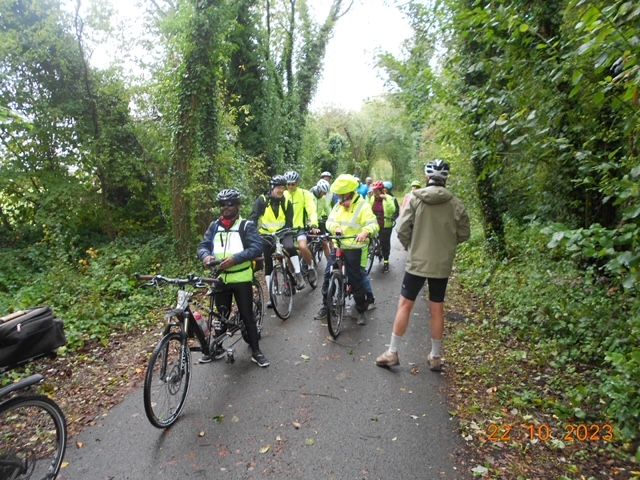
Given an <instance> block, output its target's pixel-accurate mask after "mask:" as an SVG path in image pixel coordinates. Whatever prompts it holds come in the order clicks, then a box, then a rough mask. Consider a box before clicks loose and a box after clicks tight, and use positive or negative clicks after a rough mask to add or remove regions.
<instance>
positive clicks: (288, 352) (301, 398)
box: [59, 242, 463, 480]
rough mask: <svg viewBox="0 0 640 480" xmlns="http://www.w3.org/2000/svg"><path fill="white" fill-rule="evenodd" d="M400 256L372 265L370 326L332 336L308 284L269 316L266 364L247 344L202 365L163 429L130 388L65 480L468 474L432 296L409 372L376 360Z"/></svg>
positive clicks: (419, 315) (408, 349)
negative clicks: (285, 308) (450, 409)
mask: <svg viewBox="0 0 640 480" xmlns="http://www.w3.org/2000/svg"><path fill="white" fill-rule="evenodd" d="M391 260H392V270H391V272H390V273H388V274H384V275H383V274H382V273H381V272H380V267H379V266H374V271H372V281H373V285H374V293H375V296H376V305H377V308H376V309H375V310H373V311H371V312H370V313H369V318H370V320H369V324H368V325H366V326H364V327H360V326H357V325H356V324H355V321H351V320H347V322H346V325H345V329H344V330H343V332H342V333H341V335H340V337H339V338H338V342H332V341H330V340H329V337H328V332H327V328H326V325H325V324H321V323H320V322H318V321H314V320H313V315H314V313H315V312H316V310H317V309H318V307H319V305H320V302H319V298H320V296H319V289H318V291H315V292H313V291H310V290H309V289H308V288H307V289H305V290H304V291H303V292H302V293H300V294H298V295H296V297H295V304H294V309H295V312H294V314H293V315H292V317H291V318H290V319H289V320H287V321H286V322H282V321H281V320H280V319H278V318H276V317H275V316H273V314H272V312H270V311H268V317H267V319H266V321H265V331H264V336H263V340H262V342H261V348H262V350H263V351H264V352H265V354H266V355H267V356H268V358H269V360H270V361H271V366H270V367H269V368H266V369H260V368H258V367H257V366H256V365H254V364H253V363H251V361H250V358H249V351H248V349H247V348H246V347H245V346H244V345H240V344H238V346H239V348H238V350H237V351H236V362H235V363H234V364H226V363H225V362H224V361H218V362H215V363H212V364H208V365H199V364H196V365H195V367H194V371H193V376H192V386H191V389H190V392H189V397H188V398H187V405H186V407H185V409H184V411H183V414H182V416H181V417H180V419H179V420H178V422H177V423H176V424H175V425H174V426H173V427H172V428H171V429H169V430H166V431H161V430H158V429H156V428H154V427H152V426H151V425H150V424H149V423H148V421H147V420H146V417H145V414H144V409H143V406H142V391H141V390H138V391H134V392H132V393H131V394H130V395H129V396H128V397H127V398H126V399H125V401H124V402H123V403H122V404H120V405H119V406H117V407H115V408H114V409H112V410H111V412H110V413H109V415H108V416H106V417H105V418H104V419H103V422H102V424H101V425H98V426H96V427H93V428H91V429H88V430H86V431H84V432H83V433H82V434H81V435H79V436H78V437H75V438H74V439H73V442H72V445H70V447H69V451H68V453H67V456H66V461H68V462H69V466H68V467H67V468H66V469H64V470H63V474H62V475H61V476H60V477H59V478H61V479H63V480H84V479H91V480H103V479H117V480H125V479H136V480H138V479H140V480H142V479H154V480H163V479H172V480H173V479H194V480H196V479H197V480H199V479H214V478H215V479H218V478H219V479H225V478H227V479H282V478H287V479H290V480H293V479H305V480H306V479H310V480H315V479H394V480H402V479H407V480H414V479H426V480H429V479H456V478H462V477H463V474H462V472H460V471H459V470H456V468H455V462H454V460H453V457H452V452H453V451H454V450H455V449H457V448H459V447H460V446H461V445H460V441H459V435H458V434H457V433H456V429H457V424H456V423H455V421H454V420H452V419H451V418H450V416H449V414H448V413H447V406H446V403H445V396H444V394H443V392H442V391H441V390H442V387H444V381H445V377H444V376H442V375H439V374H436V373H433V372H431V371H429V370H428V368H427V366H426V354H427V353H428V348H429V341H428V335H427V331H428V330H427V328H428V327H427V325H428V323H427V313H426V311H427V308H426V303H425V301H424V300H419V301H418V303H417V305H416V307H417V308H416V311H415V314H414V317H413V321H412V325H411V327H410V329H409V332H408V334H407V335H406V336H405V341H404V343H403V344H402V346H401V349H400V361H401V365H400V367H396V368H395V369H394V370H393V371H389V370H386V369H382V368H379V367H376V366H375V364H374V359H375V357H376V356H377V355H378V354H379V353H381V352H382V351H383V350H384V346H385V344H387V343H388V341H389V336H390V332H391V323H392V319H393V314H394V312H395V307H396V304H397V299H398V295H399V288H400V282H401V278H402V274H403V268H402V266H403V261H404V252H402V251H401V250H400V247H399V244H398V243H397V242H396V243H395V244H394V245H393V252H392V258H391ZM198 355H199V354H198V353H194V356H193V359H194V361H195V360H197V358H198ZM303 356H304V357H303ZM307 357H308V359H307ZM294 423H295V424H296V425H297V424H299V428H296V425H294ZM200 432H204V435H203V436H199V434H200ZM77 441H80V442H82V443H83V444H84V447H83V448H81V449H78V448H76V442H77ZM267 446H270V448H269V450H268V451H267V452H266V453H261V451H264V450H265V449H266V447H267Z"/></svg>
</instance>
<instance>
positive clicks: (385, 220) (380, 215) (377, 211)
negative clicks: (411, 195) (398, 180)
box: [369, 181, 399, 273]
mask: <svg viewBox="0 0 640 480" xmlns="http://www.w3.org/2000/svg"><path fill="white" fill-rule="evenodd" d="M372 189H373V195H372V196H371V197H369V205H371V210H373V213H374V215H375V216H376V218H377V220H378V226H379V227H380V234H379V236H380V247H381V248H382V257H383V259H384V263H383V266H382V271H383V272H384V273H386V272H388V271H389V255H390V254H391V232H392V231H393V225H394V223H395V221H396V218H398V214H399V211H398V202H397V201H396V199H395V198H394V197H393V196H392V195H390V194H387V193H385V188H384V184H383V182H379V181H378V182H375V183H374V184H373V185H372Z"/></svg>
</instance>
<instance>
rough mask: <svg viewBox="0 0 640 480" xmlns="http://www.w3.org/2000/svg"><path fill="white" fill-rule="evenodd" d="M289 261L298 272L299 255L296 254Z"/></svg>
mask: <svg viewBox="0 0 640 480" xmlns="http://www.w3.org/2000/svg"><path fill="white" fill-rule="evenodd" d="M291 263H292V264H293V271H294V272H295V273H300V257H298V256H297V255H296V256H295V257H291Z"/></svg>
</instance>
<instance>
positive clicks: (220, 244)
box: [198, 188, 269, 367]
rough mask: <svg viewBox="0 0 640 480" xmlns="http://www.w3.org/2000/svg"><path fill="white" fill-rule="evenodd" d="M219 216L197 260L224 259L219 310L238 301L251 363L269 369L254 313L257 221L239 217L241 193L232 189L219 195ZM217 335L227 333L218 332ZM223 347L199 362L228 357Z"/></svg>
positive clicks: (207, 263)
mask: <svg viewBox="0 0 640 480" xmlns="http://www.w3.org/2000/svg"><path fill="white" fill-rule="evenodd" d="M217 199H218V204H219V205H220V210H221V212H220V217H219V218H218V219H216V220H214V221H213V222H211V224H210V225H209V228H208V229H207V231H206V233H205V234H204V238H203V240H202V241H201V242H200V244H199V246H198V258H199V259H200V260H201V261H202V263H204V265H205V266H210V265H211V264H212V263H213V262H215V261H216V260H222V263H221V264H220V266H219V269H220V271H221V272H222V273H221V274H220V280H221V281H222V284H221V288H220V291H219V292H218V293H217V294H216V308H218V309H225V310H226V311H227V312H230V311H231V303H232V299H233V298H235V301H236V306H237V307H238V312H240V318H241V319H242V321H243V322H244V325H245V327H246V329H247V338H248V340H249V341H248V343H249V346H250V347H251V351H252V353H251V360H252V361H253V362H254V363H256V364H257V365H258V366H260V367H268V366H269V360H267V358H266V357H265V356H264V354H263V353H262V352H261V351H260V346H259V344H258V340H259V338H258V328H257V326H256V318H255V316H254V313H253V287H252V285H251V283H252V281H253V268H252V260H253V259H254V258H257V257H259V256H260V255H261V253H262V239H261V238H260V235H258V230H257V229H256V225H255V223H254V222H252V221H250V220H243V219H242V218H241V217H240V192H238V191H237V190H235V189H233V188H229V189H225V190H222V191H221V192H220V193H218V196H217ZM215 333H216V335H222V334H224V331H223V330H216V332H215ZM225 353H226V352H225V351H224V349H223V348H222V346H218V348H217V350H215V351H213V352H204V355H203V356H202V357H201V358H200V360H199V361H200V363H208V362H211V361H212V360H214V359H219V358H222V357H223V356H224V355H225Z"/></svg>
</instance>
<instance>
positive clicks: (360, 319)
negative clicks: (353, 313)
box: [356, 312, 367, 325]
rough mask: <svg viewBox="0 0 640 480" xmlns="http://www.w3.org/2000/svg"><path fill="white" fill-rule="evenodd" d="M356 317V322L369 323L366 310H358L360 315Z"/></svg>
mask: <svg viewBox="0 0 640 480" xmlns="http://www.w3.org/2000/svg"><path fill="white" fill-rule="evenodd" d="M356 318H357V320H356V323H357V324H358V325H366V324H367V315H366V314H365V313H364V312H358V316H357V317H356Z"/></svg>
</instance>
